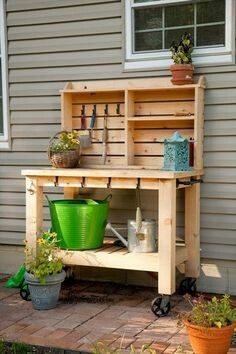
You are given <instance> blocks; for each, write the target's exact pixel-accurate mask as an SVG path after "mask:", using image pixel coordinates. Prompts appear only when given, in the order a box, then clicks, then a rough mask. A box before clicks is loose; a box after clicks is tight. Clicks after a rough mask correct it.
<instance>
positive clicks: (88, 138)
mask: <svg viewBox="0 0 236 354" xmlns="http://www.w3.org/2000/svg"><path fill="white" fill-rule="evenodd" d="M85 117H86V116H85V108H84V106H83V107H82V110H81V131H80V146H81V147H82V148H88V147H90V146H92V131H93V128H94V126H95V121H96V105H94V108H93V113H92V116H91V121H90V126H89V129H86V120H85Z"/></svg>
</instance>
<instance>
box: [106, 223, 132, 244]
mask: <svg viewBox="0 0 236 354" xmlns="http://www.w3.org/2000/svg"><path fill="white" fill-rule="evenodd" d="M106 229H107V230H111V231H112V232H113V234H114V235H116V236H117V237H118V239H119V240H121V242H122V243H123V244H124V245H125V247H128V241H126V239H125V238H124V237H123V236H121V234H119V232H118V231H116V229H114V227H112V226H111V224H110V223H109V222H108V223H107V226H106Z"/></svg>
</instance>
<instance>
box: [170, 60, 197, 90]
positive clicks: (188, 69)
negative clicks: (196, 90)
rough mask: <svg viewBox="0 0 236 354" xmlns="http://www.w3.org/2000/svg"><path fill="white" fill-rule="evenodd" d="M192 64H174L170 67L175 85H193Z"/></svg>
mask: <svg viewBox="0 0 236 354" xmlns="http://www.w3.org/2000/svg"><path fill="white" fill-rule="evenodd" d="M193 69H194V67H193V65H192V64H173V65H171V66H170V70H171V72H172V79H171V82H172V84H174V85H186V84H192V83H193Z"/></svg>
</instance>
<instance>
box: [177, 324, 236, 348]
mask: <svg viewBox="0 0 236 354" xmlns="http://www.w3.org/2000/svg"><path fill="white" fill-rule="evenodd" d="M184 324H185V326H186V329H187V332H188V335H189V339H190V343H191V346H192V348H193V350H194V353H195V354H213V353H214V354H227V353H228V350H229V347H230V343H231V338H232V335H233V332H234V328H235V327H236V323H233V324H231V325H229V326H226V327H222V328H216V327H210V328H207V327H200V326H195V325H192V324H191V323H190V322H188V321H185V322H184Z"/></svg>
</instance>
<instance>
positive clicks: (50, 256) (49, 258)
mask: <svg viewBox="0 0 236 354" xmlns="http://www.w3.org/2000/svg"><path fill="white" fill-rule="evenodd" d="M48 260H49V262H51V261H52V255H51V254H50V255H49V256H48Z"/></svg>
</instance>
